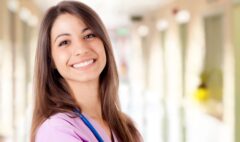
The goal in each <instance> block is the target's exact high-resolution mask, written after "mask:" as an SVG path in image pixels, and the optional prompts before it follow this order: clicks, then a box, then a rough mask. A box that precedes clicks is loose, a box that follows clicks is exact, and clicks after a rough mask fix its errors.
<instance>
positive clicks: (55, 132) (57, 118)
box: [36, 113, 84, 142]
mask: <svg viewBox="0 0 240 142" xmlns="http://www.w3.org/2000/svg"><path fill="white" fill-rule="evenodd" d="M79 127H81V125H79V121H78V119H76V117H74V115H73V114H71V113H56V114H54V115H52V116H50V117H49V118H48V119H46V120H45V121H44V122H43V123H42V124H41V125H40V126H39V128H38V130H37V134H36V142H43V141H44V142H50V141H51V142H55V141H58V142H66V141H71V142H75V141H76V142H79V141H81V140H82V141H83V140H84V134H83V133H82V134H81V131H79V129H81V128H79Z"/></svg>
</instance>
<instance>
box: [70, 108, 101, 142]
mask: <svg viewBox="0 0 240 142" xmlns="http://www.w3.org/2000/svg"><path fill="white" fill-rule="evenodd" d="M74 112H75V113H77V114H78V116H79V117H80V119H81V120H82V121H83V122H84V124H85V125H86V126H87V127H88V128H89V129H90V130H91V132H92V133H93V135H94V136H95V137H96V139H97V140H98V142H104V141H103V139H102V137H101V136H100V135H99V133H98V132H97V130H96V129H95V128H94V127H93V126H92V124H91V123H90V122H89V121H88V120H87V118H86V117H85V116H84V115H83V114H81V113H80V111H79V110H78V109H74Z"/></svg>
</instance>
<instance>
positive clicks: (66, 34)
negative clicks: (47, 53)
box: [54, 33, 70, 42]
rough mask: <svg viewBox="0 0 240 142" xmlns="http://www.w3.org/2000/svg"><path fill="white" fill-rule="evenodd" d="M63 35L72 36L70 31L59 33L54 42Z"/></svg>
mask: <svg viewBox="0 0 240 142" xmlns="http://www.w3.org/2000/svg"><path fill="white" fill-rule="evenodd" d="M61 36H70V34H69V33H62V34H59V35H58V36H57V37H56V38H55V40H54V42H56V40H57V38H59V37H61Z"/></svg>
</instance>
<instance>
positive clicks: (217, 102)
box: [0, 0, 240, 142]
mask: <svg viewBox="0 0 240 142" xmlns="http://www.w3.org/2000/svg"><path fill="white" fill-rule="evenodd" d="M57 2H59V0H51V1H47V0H1V1H0V17H2V18H1V22H0V142H29V131H30V125H31V116H32V109H33V108H32V106H33V98H34V92H33V91H32V90H33V89H32V83H33V79H32V77H33V67H34V54H35V49H36V46H37V35H38V29H39V24H40V21H41V18H42V16H43V14H44V12H45V11H46V9H47V8H48V7H50V6H52V5H54V4H56V3H57ZM82 2H84V3H86V4H88V5H89V6H90V7H92V8H93V9H94V10H96V11H97V13H99V15H100V17H101V18H102V19H103V22H104V23H105V24H106V27H107V30H108V32H109V34H110V38H111V41H112V44H113V48H114V53H115V57H116V60H117V66H118V71H119V75H120V88H119V96H120V101H121V105H122V109H123V111H124V112H126V113H127V114H128V115H130V116H131V118H132V119H133V120H134V121H135V122H136V125H137V126H138V128H139V130H140V131H141V133H142V135H143V137H144V141H145V142H240V135H239V133H240V113H238V112H240V87H239V85H240V0H195V1H193V0H148V1H146V0H135V1H128V0H82Z"/></svg>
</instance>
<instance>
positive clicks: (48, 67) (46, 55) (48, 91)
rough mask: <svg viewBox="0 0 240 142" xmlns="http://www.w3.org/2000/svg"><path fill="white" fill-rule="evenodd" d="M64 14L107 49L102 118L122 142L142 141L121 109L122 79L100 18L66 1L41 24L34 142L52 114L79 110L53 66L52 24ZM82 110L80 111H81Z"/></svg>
mask: <svg viewBox="0 0 240 142" xmlns="http://www.w3.org/2000/svg"><path fill="white" fill-rule="evenodd" d="M64 13H69V14H72V15H75V16H77V17H79V18H81V20H83V21H84V23H85V24H86V25H87V26H88V27H89V28H90V29H91V30H92V31H93V32H94V33H95V34H96V36H97V37H99V38H100V39H101V40H102V42H103V44H104V48H105V52H106V58H107V63H106V66H105V68H104V70H103V71H102V73H101V74H100V82H99V85H100V87H99V92H100V100H101V107H102V115H103V119H104V120H105V121H106V122H107V123H108V125H109V126H110V128H111V129H112V130H113V131H114V133H115V134H116V136H117V138H118V139H119V141H122V142H137V141H140V137H139V133H138V131H137V129H136V127H135V126H134V124H133V123H132V121H131V120H130V119H129V118H128V117H127V116H126V115H124V114H123V113H122V112H121V110H120V105H119V99H118V85H119V79H118V74H117V68H116V63H115V60H114V56H113V51H112V46H111V43H110V40H109V37H108V34H107V32H106V29H105V27H104V25H103V23H102V21H101V19H100V18H99V16H98V15H97V14H96V13H95V12H94V11H93V10H92V9H91V8H89V7H88V6H86V5H85V4H83V3H80V2H76V1H63V2H60V3H59V4H58V5H56V6H53V7H51V8H50V9H49V10H48V11H47V13H46V14H45V16H44V18H43V21H42V23H41V27H40V32H39V38H38V47H37V50H36V59H35V75H34V83H35V84H34V86H35V88H34V89H35V94H36V97H35V106H34V113H33V120H32V129H31V142H35V136H36V133H37V129H38V127H39V126H40V125H41V124H42V123H43V122H44V121H45V120H46V119H47V118H49V117H50V116H51V115H53V114H55V113H58V112H72V110H73V109H74V108H76V107H78V105H77V103H76V101H75V100H74V98H73V97H72V95H71V90H70V88H69V86H68V85H67V83H66V81H65V80H64V79H63V78H62V77H61V75H60V74H59V73H58V71H57V70H56V69H54V67H53V64H54V63H53V59H52V57H51V44H50V43H51V38H50V33H51V29H52V25H53V23H54V21H55V20H56V18H57V17H58V16H59V15H61V14H64ZM79 109H80V110H81V108H79Z"/></svg>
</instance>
